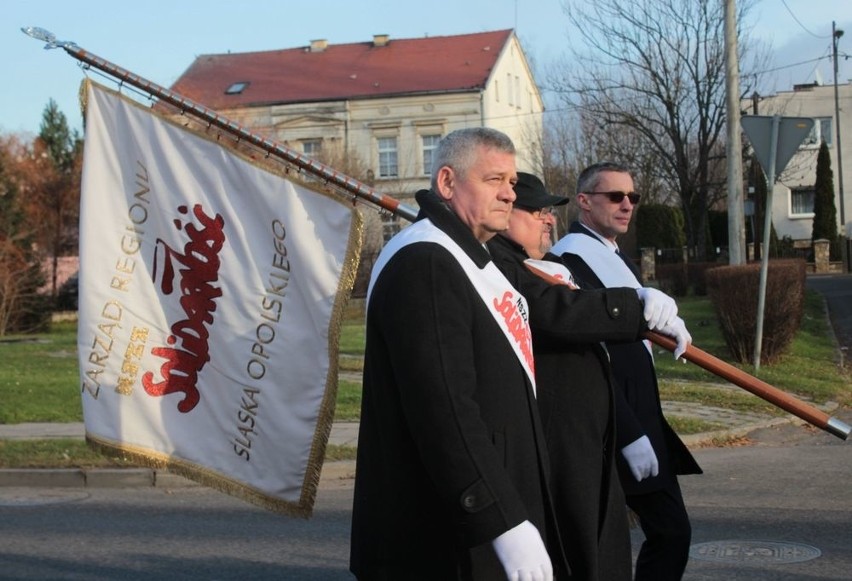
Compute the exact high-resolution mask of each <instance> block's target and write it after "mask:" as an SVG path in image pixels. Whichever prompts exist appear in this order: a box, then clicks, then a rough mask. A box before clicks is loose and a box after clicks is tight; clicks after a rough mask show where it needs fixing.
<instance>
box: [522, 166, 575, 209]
mask: <svg viewBox="0 0 852 581" xmlns="http://www.w3.org/2000/svg"><path fill="white" fill-rule="evenodd" d="M515 195H516V196H517V197H518V199H516V200H515V205H516V206H523V207H524V208H531V209H533V210H538V209H540V208H547V207H549V206H561V205H562V204H567V203H568V201H569V200H570V198H566V197H563V196H554V195H552V194H549V193H548V192H547V190H546V189H544V184H543V183H541V180H540V179H538V178H537V177H535V176H534V175H532V174H530V173H524V172H520V171H519V172H518V183H516V184H515Z"/></svg>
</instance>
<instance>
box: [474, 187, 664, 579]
mask: <svg viewBox="0 0 852 581" xmlns="http://www.w3.org/2000/svg"><path fill="white" fill-rule="evenodd" d="M514 189H515V193H516V195H517V199H516V200H515V204H514V207H513V209H512V214H511V216H510V218H509V227H508V229H507V230H506V231H505V232H501V233H500V234H498V235H497V236H495V237H494V238H492V239H491V240H489V242H488V249H489V251H490V252H491V254H492V256H493V257H494V262H495V263H496V264H497V266H498V268H500V270H501V271H503V273H504V274H505V275H506V277H507V278H508V279H509V280H510V281H511V282H512V284H513V286H515V287H516V288H517V289H518V290H520V291H521V293H522V294H523V295H524V297H525V298H526V299H527V302H528V303H529V307H530V326H531V327H532V332H533V351H534V354H535V361H536V379H537V385H538V397H537V401H538V405H539V409H540V410H541V417H542V422H543V424H544V430H545V437H546V439H547V445H548V450H549V452H550V459H551V473H552V483H553V494H554V507H555V511H556V516H557V520H558V523H559V530H560V534H561V539H562V541H563V548H564V551H565V554H566V556H567V557H568V562H569V564H570V567H571V576H570V579H574V580H577V581H629V579H631V577H632V561H631V545H630V533H629V528H628V520H627V511H626V507H625V504H624V502H625V501H624V493H623V492H622V490H621V486H620V485H619V483H618V476H617V474H616V472H615V465H614V453H613V449H614V442H615V420H614V409H615V408H614V403H613V389H612V381H611V375H610V366H609V360H608V356H607V353H606V350H605V348H604V347H603V346H602V345H601V343H600V342H601V341H621V342H632V341H637V340H639V339H640V337H641V333H642V332H643V331H645V330H646V329H647V323H646V321H645V318H644V306H645V305H644V304H643V303H642V302H641V301H640V298H639V293H638V292H637V291H636V290H635V289H633V288H613V289H601V290H591V291H588V290H587V291H581V290H572V289H570V288H569V287H568V286H562V285H557V286H554V285H552V284H550V283H548V282H545V281H544V280H543V279H542V278H540V277H539V276H536V275H534V274H532V273H531V272H530V270H528V269H527V268H526V267H525V265H524V261H525V260H527V259H529V258H532V259H537V260H540V259H542V258H549V259H551V260H554V261H558V258H557V257H555V256H553V255H547V254H546V253H547V251H548V250H549V249H550V246H551V244H552V229H553V225H554V224H555V222H556V220H555V216H554V214H553V208H554V206H559V205H562V204H565V203H567V202H568V198H564V197H558V196H553V195H551V194H549V193H548V192H547V190H546V189H545V187H544V184H542V182H541V180H539V179H538V178H537V177H536V176H533V175H531V174H527V173H523V172H518V182H517V183H516V184H515V188H514ZM538 266H540V267H543V268H547V266H546V265H543V264H540V263H539V264H538ZM554 267H555V265H554ZM551 268H553V267H551ZM569 276H570V274H567V273H563V277H565V278H567V277H569ZM649 300H668V301H670V299H668V297H661V296H660V295H654V294H653V293H652V294H651V296H650V299H649ZM671 303H672V305H671V307H674V304H673V301H671ZM660 308H662V307H660ZM653 311H654V307H653V306H650V308H649V312H653Z"/></svg>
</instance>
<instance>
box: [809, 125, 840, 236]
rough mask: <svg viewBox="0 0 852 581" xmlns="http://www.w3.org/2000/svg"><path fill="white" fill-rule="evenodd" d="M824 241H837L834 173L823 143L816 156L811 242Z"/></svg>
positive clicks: (826, 147) (826, 148) (826, 146)
mask: <svg viewBox="0 0 852 581" xmlns="http://www.w3.org/2000/svg"><path fill="white" fill-rule="evenodd" d="M820 239H825V240H828V241H830V242H831V243H832V246H834V243H835V242H836V241H837V208H836V207H835V205H834V173H833V172H832V171H831V156H830V155H829V153H828V145H826V143H825V141H823V142H822V144H821V145H820V147H819V154H818V155H817V167H816V182H815V183H814V226H813V230H812V233H811V242H813V241H814V240H820Z"/></svg>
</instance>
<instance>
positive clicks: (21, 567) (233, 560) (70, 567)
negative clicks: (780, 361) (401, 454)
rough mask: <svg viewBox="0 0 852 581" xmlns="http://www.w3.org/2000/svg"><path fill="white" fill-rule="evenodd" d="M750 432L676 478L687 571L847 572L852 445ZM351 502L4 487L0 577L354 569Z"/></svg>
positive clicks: (330, 492)
mask: <svg viewBox="0 0 852 581" xmlns="http://www.w3.org/2000/svg"><path fill="white" fill-rule="evenodd" d="M839 417H840V418H841V419H843V421H846V422H847V423H849V422H852V411H850V410H844V411H843V412H842V413H841V414H839ZM750 438H751V443H750V445H748V446H742V447H730V448H702V449H697V450H695V454H696V456H697V458H698V460H699V462H700V463H701V464H702V465H703V467H704V470H705V474H704V475H703V476H690V477H685V478H683V479H682V484H683V488H684V496H685V498H686V502H687V505H688V508H689V511H690V514H691V517H692V522H693V528H694V534H693V558H692V559H690V563H689V567H688V569H687V574H686V576H685V578H684V580H685V581H709V580H718V581H723V580H724V581H729V580H733V581H737V580H745V579H748V580H758V581H763V580H766V581H769V580H773V581H793V580H797V581H801V580H805V581H816V580H823V581H828V580H841V579H842V580H847V581H848V580H849V579H850V571H852V486H850V484H849V482H850V481H852V447H850V444H849V443H847V442H844V441H842V440H840V439H838V438H836V437H834V436H831V435H828V434H826V433H825V432H822V431H821V430H816V429H809V428H807V427H805V426H802V425H794V424H784V425H780V426H774V427H770V428H763V429H759V430H756V431H755V432H752V433H751V434H750ZM343 465H344V466H345V463H343ZM351 503H352V479H351V471H349V472H347V471H346V470H343V471H340V472H338V474H337V476H336V477H331V475H330V474H329V475H324V477H323V479H322V481H321V485H320V489H319V493H318V497H317V503H316V511H315V516H314V517H313V518H312V519H311V520H308V521H304V520H300V519H291V518H286V517H282V516H278V515H275V514H272V513H269V512H266V511H264V510H262V509H259V508H256V507H253V506H251V505H248V504H246V503H243V502H241V501H239V500H236V499H234V498H232V497H229V496H226V495H224V494H220V493H217V492H214V491H212V490H210V489H207V488H204V487H200V486H191V487H178V488H173V489H172V488H159V487H144V488H142V487H140V488H103V489H99V488H91V487H87V488H85V489H80V488H64V489H59V488H53V489H33V488H29V489H23V488H5V489H0V579H3V580H12V579H14V580H24V579H26V580H32V579H52V580H58V581H65V580H83V579H85V580H87V581H101V580H128V581H136V580H138V581H143V580H145V581H150V580H151V579H164V578H169V579H180V580H189V581H201V580H206V581H210V580H231V579H233V580H238V579H239V580H245V579H252V580H264V579H278V580H282V579H284V580H289V579H293V580H308V581H310V580H314V579H317V580H318V579H323V580H326V579H327V580H332V581H334V580H337V579H351V578H352V577H351V576H350V575H349V574H348V572H347V561H348V551H349V549H348V547H349V542H348V538H349V523H350V515H351V510H350V508H351ZM640 540H641V533H640V532H639V531H638V530H634V542H635V545H636V546H637V547H638V543H639V542H640ZM814 550H815V551H814ZM809 552H811V554H810V555H809V554H808V553H809ZM815 552H819V556H817V557H816V558H812V559H810V560H806V561H803V562H789V561H790V560H791V559H795V558H803V557H808V556H813V554H815ZM723 558H724V559H723Z"/></svg>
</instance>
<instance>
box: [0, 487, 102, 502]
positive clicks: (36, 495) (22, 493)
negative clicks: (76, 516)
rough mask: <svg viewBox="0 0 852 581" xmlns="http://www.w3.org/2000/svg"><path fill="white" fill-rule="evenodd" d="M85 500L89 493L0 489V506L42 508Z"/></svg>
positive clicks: (80, 491)
mask: <svg viewBox="0 0 852 581" xmlns="http://www.w3.org/2000/svg"><path fill="white" fill-rule="evenodd" d="M86 498H89V493H88V492H84V491H82V490H37V491H32V490H27V489H15V488H7V489H5V490H3V489H0V506H44V505H48V504H61V503H63V502H75V501H78V500H83V499H86Z"/></svg>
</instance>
